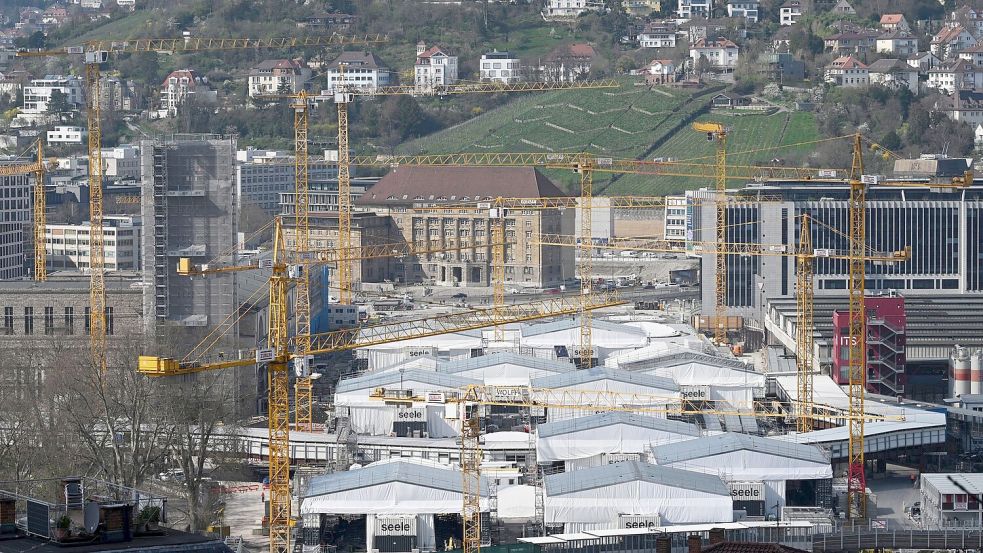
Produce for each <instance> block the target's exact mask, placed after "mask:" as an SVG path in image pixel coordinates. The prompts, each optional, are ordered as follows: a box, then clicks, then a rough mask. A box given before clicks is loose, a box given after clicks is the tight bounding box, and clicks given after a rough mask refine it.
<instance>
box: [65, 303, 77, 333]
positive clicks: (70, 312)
mask: <svg viewBox="0 0 983 553" xmlns="http://www.w3.org/2000/svg"><path fill="white" fill-rule="evenodd" d="M65 334H75V308H74V307H66V308H65Z"/></svg>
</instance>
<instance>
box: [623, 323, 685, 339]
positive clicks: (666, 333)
mask: <svg viewBox="0 0 983 553" xmlns="http://www.w3.org/2000/svg"><path fill="white" fill-rule="evenodd" d="M625 325H626V326H633V327H635V328H640V329H642V330H644V331H645V335H646V336H648V337H649V338H650V339H651V338H669V337H670V336H679V335H680V334H681V333H680V332H679V331H678V330H676V329H675V328H673V327H671V326H669V325H667V324H662V323H657V322H653V321H630V322H627V323H625Z"/></svg>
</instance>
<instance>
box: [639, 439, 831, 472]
mask: <svg viewBox="0 0 983 553" xmlns="http://www.w3.org/2000/svg"><path fill="white" fill-rule="evenodd" d="M790 445H791V447H789V446H790ZM740 450H747V451H752V452H755V453H759V454H762V455H774V456H778V457H785V458H789V459H798V460H801V461H806V462H810V463H817V464H821V465H828V464H829V459H827V458H826V456H825V455H824V454H823V452H822V451H821V450H820V449H819V448H818V447H816V446H811V445H804V444H796V443H793V442H788V441H785V440H775V439H771V438H761V437H758V436H750V435H748V434H737V433H733V432H728V433H725V434H717V435H715V436H706V437H703V438H700V439H697V440H688V441H685V442H680V443H674V444H669V445H659V446H654V447H653V448H652V457H653V458H654V459H655V461H656V462H658V463H659V464H660V465H668V464H674V463H681V462H685V461H690V460H693V459H703V458H706V457H713V456H715V455H723V454H725V453H731V452H734V451H740Z"/></svg>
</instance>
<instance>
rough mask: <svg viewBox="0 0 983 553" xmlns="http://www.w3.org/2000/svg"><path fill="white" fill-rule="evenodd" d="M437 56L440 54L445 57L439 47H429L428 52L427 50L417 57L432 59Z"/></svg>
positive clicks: (444, 53)
mask: <svg viewBox="0 0 983 553" xmlns="http://www.w3.org/2000/svg"><path fill="white" fill-rule="evenodd" d="M437 54H442V55H445V56H446V55H447V53H446V52H444V51H443V50H441V49H440V46H432V47H430V49H429V50H427V51H426V52H424V53H422V54H420V55H419V56H417V57H418V58H429V57H432V56H434V55H437Z"/></svg>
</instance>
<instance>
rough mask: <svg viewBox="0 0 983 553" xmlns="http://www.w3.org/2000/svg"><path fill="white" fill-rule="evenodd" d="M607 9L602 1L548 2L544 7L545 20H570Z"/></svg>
mask: <svg viewBox="0 0 983 553" xmlns="http://www.w3.org/2000/svg"><path fill="white" fill-rule="evenodd" d="M604 9H605V5H604V2H603V1H602V0H546V6H544V7H543V19H545V20H551V19H570V18H573V17H578V16H579V15H581V14H584V13H587V12H592V11H594V12H599V11H603V10H604Z"/></svg>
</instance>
